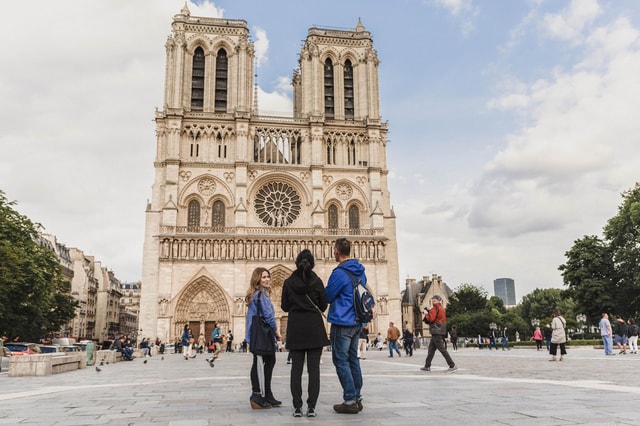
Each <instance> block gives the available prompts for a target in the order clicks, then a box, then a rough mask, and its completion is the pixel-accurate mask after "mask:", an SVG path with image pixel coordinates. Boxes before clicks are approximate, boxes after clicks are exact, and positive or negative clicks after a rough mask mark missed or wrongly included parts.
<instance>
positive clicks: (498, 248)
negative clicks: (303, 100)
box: [0, 0, 640, 298]
mask: <svg viewBox="0 0 640 426" xmlns="http://www.w3.org/2000/svg"><path fill="white" fill-rule="evenodd" d="M183 5H184V0H137V1H127V0H103V1H86V0H56V1H50V0H32V1H29V2H17V1H12V2H2V4H1V5H0V12H1V14H2V16H3V17H4V19H3V23H2V25H1V26H0V39H2V40H3V42H2V43H1V44H0V58H2V60H1V61H0V117H2V118H1V119H0V189H1V190H3V191H4V192H5V193H6V195H7V197H8V198H9V199H10V200H15V201H16V202H17V203H18V206H17V209H18V210H19V211H20V212H21V213H23V214H25V215H27V216H29V217H30V218H31V219H32V220H34V221H36V222H39V223H41V224H42V225H43V226H44V227H45V229H46V231H47V232H50V233H52V234H55V235H56V236H57V237H58V239H59V241H61V242H62V243H64V244H66V245H67V246H69V247H78V248H80V249H81V250H83V251H84V252H85V253H86V254H88V255H93V256H95V257H96V258H97V259H99V260H101V261H102V263H103V265H105V266H107V267H108V268H109V269H111V270H113V271H114V272H115V274H116V276H117V277H118V278H120V279H121V280H123V281H136V280H139V279H140V278H141V258H142V243H143V237H144V210H145V205H146V200H147V199H148V198H149V197H150V196H151V184H152V181H153V159H154V150H155V131H154V123H153V121H152V119H153V116H154V114H153V113H154V109H155V108H156V107H161V106H162V103H163V100H162V95H163V84H164V82H163V79H164V60H165V53H164V43H165V41H166V38H167V36H168V35H169V34H170V24H171V20H172V17H173V15H175V14H176V13H178V11H179V10H180V9H181V8H182V6H183ZM189 8H190V10H191V14H192V15H196V16H223V17H225V18H234V19H244V20H246V21H247V22H248V24H249V27H250V29H251V33H252V38H253V40H254V42H255V44H256V50H257V52H258V55H259V69H258V74H259V76H258V82H259V86H260V95H259V103H260V108H261V110H263V111H269V112H276V113H283V114H284V113H290V111H291V109H292V107H291V96H292V94H291V88H290V86H289V81H290V79H291V73H292V71H293V69H295V68H296V67H297V55H298V52H299V50H300V47H301V44H302V41H303V40H304V38H305V37H306V34H307V30H308V28H309V27H311V26H314V25H315V26H320V27H335V28H353V27H355V25H356V23H357V22H358V18H360V19H361V20H362V23H363V24H364V25H365V27H366V29H367V30H368V31H370V32H371V33H372V35H373V37H374V44H375V48H376V49H377V51H378V56H379V58H380V60H381V61H382V63H381V64H380V68H379V72H380V90H381V95H380V97H381V111H382V115H383V119H385V120H388V121H389V127H390V133H389V140H390V143H389V144H388V145H387V150H388V154H387V155H388V167H389V170H390V178H389V187H390V190H391V197H392V204H393V207H394V210H395V213H396V216H397V232H398V243H399V258H400V274H401V276H400V281H401V287H402V286H403V283H404V281H405V279H406V278H407V277H411V278H417V279H420V278H421V277H422V276H425V275H431V274H438V275H441V276H442V277H443V278H444V280H445V281H446V282H447V283H448V284H449V286H451V287H452V288H455V287H457V286H458V285H459V284H461V283H472V284H474V285H480V286H484V287H485V289H487V290H488V292H489V294H490V295H492V294H493V284H492V283H493V279H495V278H498V277H511V278H513V279H515V280H516V296H517V297H518V298H520V297H522V296H523V295H525V294H527V293H529V292H531V291H532V290H533V289H535V288H546V287H561V286H562V278H561V276H560V274H559V272H558V270H557V267H558V265H559V264H561V263H563V262H564V260H565V258H564V252H565V251H566V250H567V249H569V248H570V247H571V245H572V244H573V241H574V240H575V239H577V238H580V237H582V236H583V235H586V234H589V235H591V234H596V235H601V232H602V227H603V226H604V225H605V223H606V221H607V219H609V218H610V217H612V216H613V215H615V214H616V211H617V207H618V205H619V204H620V202H621V197H620V193H621V192H622V191H624V190H626V189H629V188H631V187H632V186H633V185H634V184H635V182H636V181H640V117H639V116H638V112H639V111H640V2H637V1H636V0H599V1H598V0H573V1H568V0H546V1H545V0H422V1H421V0H395V1H393V2H389V1H383V0H351V1H344V0H305V1H301V0H278V1H268V2H267V1H264V0H220V1H215V2H214V3H211V2H203V1H199V2H198V4H194V3H189Z"/></svg>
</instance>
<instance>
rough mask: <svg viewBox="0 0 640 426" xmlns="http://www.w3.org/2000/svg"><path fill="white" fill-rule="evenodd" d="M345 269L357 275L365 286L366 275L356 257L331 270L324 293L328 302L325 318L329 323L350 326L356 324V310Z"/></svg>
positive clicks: (351, 287)
mask: <svg viewBox="0 0 640 426" xmlns="http://www.w3.org/2000/svg"><path fill="white" fill-rule="evenodd" d="M345 269H346V270H348V271H349V272H351V273H352V274H354V275H355V276H356V277H359V278H360V279H361V280H362V284H363V285H364V286H365V287H366V285H367V276H366V275H365V273H364V266H362V264H360V262H358V260H357V259H347V260H345V261H344V262H342V263H340V264H339V265H338V266H337V267H336V268H335V269H334V270H333V272H331V276H330V277H329V281H328V283H327V288H326V290H325V291H326V293H327V302H329V304H330V306H329V315H328V317H327V320H328V321H329V322H330V323H331V324H335V325H341V326H345V327H352V326H355V325H357V322H356V311H355V308H354V306H353V284H352V282H351V278H350V277H349V275H348V274H347V272H345Z"/></svg>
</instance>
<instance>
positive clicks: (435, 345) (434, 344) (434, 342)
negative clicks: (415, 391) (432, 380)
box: [424, 334, 456, 367]
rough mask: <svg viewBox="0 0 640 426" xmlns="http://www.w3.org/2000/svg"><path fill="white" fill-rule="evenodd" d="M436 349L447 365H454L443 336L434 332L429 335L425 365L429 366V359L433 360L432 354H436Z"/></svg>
mask: <svg viewBox="0 0 640 426" xmlns="http://www.w3.org/2000/svg"><path fill="white" fill-rule="evenodd" d="M436 349H437V350H439V351H440V353H441V354H442V356H443V357H444V359H445V360H446V361H447V364H448V365H449V367H453V366H455V365H456V364H455V362H453V360H452V359H451V356H450V355H449V352H447V347H446V346H445V343H444V336H443V335H440V334H434V335H432V336H431V341H430V342H429V352H428V353H427V359H426V361H425V362H424V366H425V367H431V361H433V356H434V355H435V354H436Z"/></svg>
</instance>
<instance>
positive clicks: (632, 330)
mask: <svg viewBox="0 0 640 426" xmlns="http://www.w3.org/2000/svg"><path fill="white" fill-rule="evenodd" d="M627 323H628V324H629V327H628V328H627V336H628V338H629V353H631V354H637V353H638V324H636V322H635V320H634V319H633V318H629V319H628V320H627Z"/></svg>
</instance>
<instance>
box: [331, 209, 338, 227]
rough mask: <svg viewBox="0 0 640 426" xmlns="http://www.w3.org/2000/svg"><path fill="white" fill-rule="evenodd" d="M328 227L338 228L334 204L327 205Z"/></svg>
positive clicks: (336, 210)
mask: <svg viewBox="0 0 640 426" xmlns="http://www.w3.org/2000/svg"><path fill="white" fill-rule="evenodd" d="M329 229H338V207H337V206H336V205H335V204H331V205H330V206H329Z"/></svg>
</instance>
